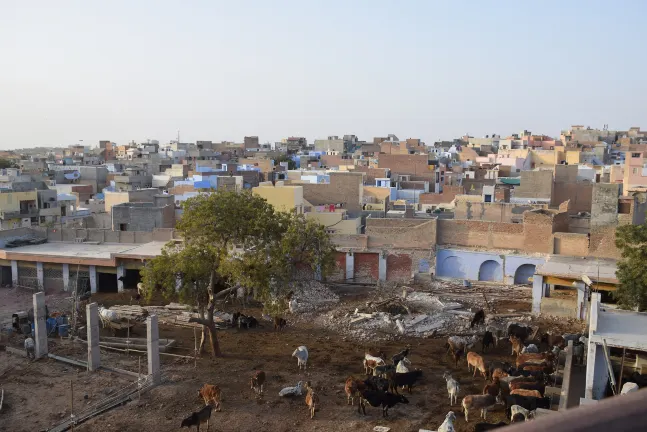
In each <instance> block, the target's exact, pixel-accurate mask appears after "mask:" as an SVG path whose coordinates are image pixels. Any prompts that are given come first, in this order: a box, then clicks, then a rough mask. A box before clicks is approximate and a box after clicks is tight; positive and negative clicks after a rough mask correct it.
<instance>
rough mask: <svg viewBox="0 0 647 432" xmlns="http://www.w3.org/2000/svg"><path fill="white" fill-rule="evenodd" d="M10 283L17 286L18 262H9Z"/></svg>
mask: <svg viewBox="0 0 647 432" xmlns="http://www.w3.org/2000/svg"><path fill="white" fill-rule="evenodd" d="M11 283H12V285H13V286H14V287H15V286H18V261H16V260H13V261H11Z"/></svg>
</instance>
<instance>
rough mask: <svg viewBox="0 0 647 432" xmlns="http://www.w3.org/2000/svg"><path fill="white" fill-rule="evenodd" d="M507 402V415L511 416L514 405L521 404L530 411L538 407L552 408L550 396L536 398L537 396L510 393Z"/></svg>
mask: <svg viewBox="0 0 647 432" xmlns="http://www.w3.org/2000/svg"><path fill="white" fill-rule="evenodd" d="M505 404H506V415H507V416H508V418H510V407H512V405H519V406H520V407H523V408H525V409H527V410H528V411H534V410H536V409H537V408H544V409H550V398H547V397H543V398H536V397H527V396H520V395H509V396H508V397H506V399H505Z"/></svg>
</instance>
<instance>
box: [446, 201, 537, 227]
mask: <svg viewBox="0 0 647 432" xmlns="http://www.w3.org/2000/svg"><path fill="white" fill-rule="evenodd" d="M464 197H465V198H468V199H464ZM470 197H472V196H471V195H459V196H458V197H457V198H456V207H455V209H454V218H455V219H467V220H480V221H492V222H504V223H511V222H512V221H513V220H514V221H521V220H522V219H523V213H524V212H525V211H527V210H535V209H546V208H548V205H546V204H527V205H522V204H510V203H499V202H494V203H486V202H473V201H472V200H471V199H469V198H470Z"/></svg>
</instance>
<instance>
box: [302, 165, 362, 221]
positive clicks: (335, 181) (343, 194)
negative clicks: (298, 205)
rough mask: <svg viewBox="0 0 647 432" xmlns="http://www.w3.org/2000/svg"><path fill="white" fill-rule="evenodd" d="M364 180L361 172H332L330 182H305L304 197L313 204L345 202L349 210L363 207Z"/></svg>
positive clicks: (357, 209) (356, 210) (358, 209)
mask: <svg viewBox="0 0 647 432" xmlns="http://www.w3.org/2000/svg"><path fill="white" fill-rule="evenodd" d="M362 180H363V174H360V173H331V174H330V184H303V185H301V186H303V198H305V199H306V200H307V201H308V202H310V203H311V204H312V205H324V204H334V203H344V206H345V207H344V208H346V209H347V210H348V211H351V212H353V211H355V212H358V211H360V210H361V208H362Z"/></svg>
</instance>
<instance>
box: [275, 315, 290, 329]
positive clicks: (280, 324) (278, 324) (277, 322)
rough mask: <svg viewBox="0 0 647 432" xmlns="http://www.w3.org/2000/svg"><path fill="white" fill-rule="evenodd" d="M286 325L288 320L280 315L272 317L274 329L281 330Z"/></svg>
mask: <svg viewBox="0 0 647 432" xmlns="http://www.w3.org/2000/svg"><path fill="white" fill-rule="evenodd" d="M286 325H288V322H287V321H286V320H284V319H283V318H281V317H274V330H278V331H281V330H283V329H284V328H285V326H286Z"/></svg>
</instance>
